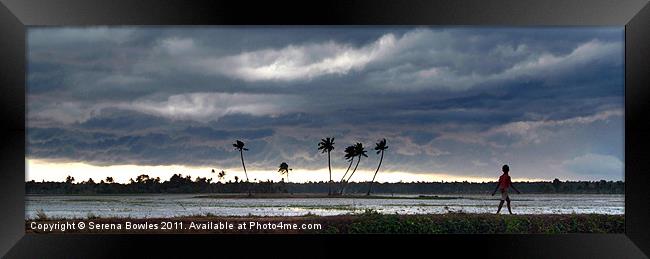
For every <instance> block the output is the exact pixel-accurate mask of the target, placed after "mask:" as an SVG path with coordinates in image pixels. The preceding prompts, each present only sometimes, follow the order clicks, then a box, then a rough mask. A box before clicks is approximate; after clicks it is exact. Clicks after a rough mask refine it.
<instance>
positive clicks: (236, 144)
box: [232, 140, 248, 182]
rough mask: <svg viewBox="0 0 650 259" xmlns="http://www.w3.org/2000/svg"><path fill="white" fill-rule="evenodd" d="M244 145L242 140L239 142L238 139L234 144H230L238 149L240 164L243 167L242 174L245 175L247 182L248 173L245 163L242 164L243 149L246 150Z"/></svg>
mask: <svg viewBox="0 0 650 259" xmlns="http://www.w3.org/2000/svg"><path fill="white" fill-rule="evenodd" d="M244 145H245V144H244V142H241V141H240V140H237V141H235V143H234V144H232V146H233V147H235V149H237V150H238V151H239V157H241V166H242V167H243V168H244V175H246V181H247V182H248V173H247V172H246V164H244V151H248V148H245V147H244Z"/></svg>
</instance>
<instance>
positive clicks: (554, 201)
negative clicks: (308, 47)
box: [25, 194, 625, 219]
mask: <svg viewBox="0 0 650 259" xmlns="http://www.w3.org/2000/svg"><path fill="white" fill-rule="evenodd" d="M196 196H198V194H149V195H119V196H118V195H116V196H78V195H77V196H35V195H28V196H27V197H26V204H25V218H26V219H33V218H36V217H37V216H36V214H37V210H42V211H43V212H44V213H45V214H46V215H47V216H48V217H50V218H87V217H89V216H98V217H132V218H158V217H174V216H191V215H216V216H247V215H256V216H300V215H305V214H307V213H311V214H316V215H340V214H348V213H360V212H363V211H364V210H366V209H373V210H376V211H378V212H380V213H389V214H393V213H398V214H427V213H447V212H467V213H494V212H495V211H496V208H497V205H498V203H499V200H498V198H497V197H496V196H486V195H462V196H459V195H438V196H440V197H450V198H452V199H376V198H375V199H364V198H349V199H342V198H293V199H281V198H277V199H275V198H274V199H271V198H266V199H236V198H219V199H214V198H196ZM414 196H417V195H414ZM454 197H459V198H454ZM511 198H512V209H513V212H514V213H516V214H549V213H550V214H570V213H599V214H624V211H625V199H624V198H625V197H624V195H582V194H577V195H564V194H562V195H544V194H530V195H512V197H511ZM504 207H505V205H504ZM504 209H505V208H504ZM506 211H507V210H506Z"/></svg>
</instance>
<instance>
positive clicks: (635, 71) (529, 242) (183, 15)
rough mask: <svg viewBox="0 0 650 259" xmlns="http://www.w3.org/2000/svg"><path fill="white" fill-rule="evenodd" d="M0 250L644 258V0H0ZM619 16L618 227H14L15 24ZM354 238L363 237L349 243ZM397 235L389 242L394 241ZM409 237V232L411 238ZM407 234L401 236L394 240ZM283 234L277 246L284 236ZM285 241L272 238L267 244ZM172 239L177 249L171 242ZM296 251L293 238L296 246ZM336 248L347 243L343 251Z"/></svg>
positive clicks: (17, 212)
mask: <svg viewBox="0 0 650 259" xmlns="http://www.w3.org/2000/svg"><path fill="white" fill-rule="evenodd" d="M0 2H1V4H0V98H1V100H0V107H1V110H0V115H1V117H0V118H2V120H3V123H2V126H1V130H2V135H3V136H4V137H3V140H4V141H3V144H2V145H0V150H1V153H2V160H1V164H2V168H1V169H0V254H4V255H5V256H6V257H7V258H23V257H24V258H51V257H66V258H77V257H79V258H97V257H124V256H129V255H130V256H132V255H135V254H138V253H141V254H143V255H148V256H151V255H153V254H154V253H163V254H164V255H166V256H173V255H174V254H176V253H178V254H180V255H186V252H187V250H199V251H200V250H203V251H205V252H208V253H212V254H216V253H218V252H217V251H219V249H221V250H225V251H228V250H235V251H239V253H245V254H246V255H249V254H250V253H252V252H259V253H263V254H266V256H268V255H270V254H273V253H277V254H278V256H291V255H294V256H295V255H298V254H296V253H292V252H291V250H292V248H294V247H302V248H303V249H304V248H308V250H307V253H305V252H301V253H303V254H302V255H303V256H301V257H311V256H310V255H322V254H324V253H325V252H328V251H329V252H330V253H333V254H339V253H340V251H339V248H335V247H346V246H347V248H348V249H353V250H357V251H358V252H362V253H366V252H368V254H366V255H369V254H370V253H377V252H379V253H382V254H388V253H395V254H398V255H403V254H404V253H406V252H417V253H424V255H427V254H429V255H438V253H441V252H440V251H443V252H444V251H447V253H448V252H452V255H454V256H457V255H476V256H481V257H488V258H489V257H497V256H499V257H502V256H506V257H518V258H519V257H525V258H573V257H576V258H647V255H648V254H650V232H649V231H648V230H649V229H650V223H649V222H648V219H650V206H648V205H649V204H650V203H649V202H648V201H650V188H648V187H647V186H646V184H648V183H650V181H649V177H648V172H650V163H649V162H648V160H647V159H645V157H646V154H647V152H646V147H648V146H649V145H648V137H647V133H649V132H650V123H648V118H650V117H649V116H648V115H649V112H648V105H647V104H648V103H649V100H650V98H649V97H650V81H649V80H648V79H649V74H650V73H649V69H648V68H650V5H649V4H648V1H647V0H635V1H606V0H593V1H581V0H545V1H542V0H535V1H533V0H519V1H505V0H498V1H475V0H473V1H470V0H445V1H421V0H417V1H416V0H409V1H390V0H354V1H351V0H348V1H322V0H321V1H301V2H297V1H259V2H253V1H182V0H173V1H163V0H140V1H135V0H131V1H129V0H112V1H90V0H59V1H47V0H0ZM233 24H237V25H488V26H603V25H605V26H625V182H626V190H625V234H566V235H426V236H420V235H400V236H383V235H356V236H348V235H319V236H299V237H298V236H287V235H264V236H258V235H248V236H246V235H245V236H232V235H230V236H223V235H138V234H133V235H95V234H93V235H77V234H75V235H72V234H65V235H56V234H51V235H38V234H30V235H26V234H25V230H24V224H25V223H24V213H25V209H24V193H25V185H24V184H25V182H24V181H25V178H24V172H25V157H24V154H25V130H26V127H25V114H26V105H25V102H26V95H25V69H26V57H25V53H26V52H25V46H26V45H25V43H26V42H25V41H26V39H25V35H26V34H25V32H26V26H94V25H233ZM361 241H364V243H366V244H371V245H361V244H360V242H361ZM397 241H399V244H397V243H396V242H397ZM416 241H417V244H416V243H415V242H416ZM404 244H412V245H408V246H406V245H404ZM287 246H289V247H287ZM281 247H287V248H286V249H284V250H281V249H279V248H281ZM181 248H182V249H181ZM296 251H297V250H296ZM346 254H347V252H346Z"/></svg>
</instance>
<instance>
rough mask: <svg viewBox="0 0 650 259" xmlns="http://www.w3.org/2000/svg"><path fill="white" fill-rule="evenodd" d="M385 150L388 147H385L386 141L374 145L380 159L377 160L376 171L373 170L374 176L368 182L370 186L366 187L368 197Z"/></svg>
mask: <svg viewBox="0 0 650 259" xmlns="http://www.w3.org/2000/svg"><path fill="white" fill-rule="evenodd" d="M386 149H388V146H386V139H382V140H380V141H379V142H377V143H375V150H377V154H380V153H381V157H380V158H379V165H378V166H377V170H375V175H373V176H372V181H370V186H369V187H368V193H366V195H370V192H371V191H372V184H373V183H374V182H375V177H377V172H379V168H380V167H381V162H382V161H383V160H384V151H385V150H386Z"/></svg>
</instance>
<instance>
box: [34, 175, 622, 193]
mask: <svg viewBox="0 0 650 259" xmlns="http://www.w3.org/2000/svg"><path fill="white" fill-rule="evenodd" d="M369 184H370V182H350V183H349V185H348V187H347V188H346V189H345V190H346V191H345V193H365V192H367V191H368V186H369ZM514 184H515V186H516V187H517V189H519V190H520V191H521V192H522V193H527V194H533V193H535V194H544V193H547V194H550V193H562V194H624V193H625V183H624V182H623V181H604V180H601V181H560V180H558V179H555V180H554V181H548V182H543V181H542V182H515V183H514ZM333 186H334V187H335V188H337V189H338V188H340V186H341V185H340V183H334V184H333ZM495 187H496V182H482V183H473V182H467V181H464V182H408V183H407V182H397V183H375V184H374V186H373V193H383V194H489V193H491V192H492V191H494V188H495ZM249 190H250V191H251V192H252V193H324V194H327V193H328V183H327V182H306V183H287V182H273V181H265V182H262V181H260V182H254V183H253V182H250V183H249V182H243V181H235V182H233V181H228V182H225V183H222V182H212V179H206V178H203V177H197V178H196V179H194V180H192V178H191V177H190V176H182V175H180V174H175V175H174V176H172V177H171V178H170V179H169V180H168V181H160V178H149V177H148V176H146V175H140V176H138V177H137V178H136V180H132V181H131V182H130V183H128V184H120V183H113V182H112V178H110V177H109V178H107V179H106V181H104V180H101V181H100V182H99V183H97V182H95V181H94V180H92V179H89V180H88V181H84V182H81V183H74V178H71V177H68V179H67V180H66V182H35V181H29V182H26V193H27V194H129V193H246V192H248V191H249Z"/></svg>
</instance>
